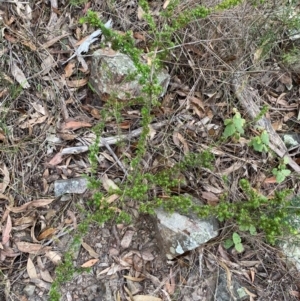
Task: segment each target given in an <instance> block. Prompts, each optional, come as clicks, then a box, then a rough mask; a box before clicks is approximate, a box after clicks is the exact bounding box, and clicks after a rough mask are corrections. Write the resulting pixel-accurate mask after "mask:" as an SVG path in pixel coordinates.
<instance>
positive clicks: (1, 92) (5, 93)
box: [0, 88, 8, 141]
mask: <svg viewBox="0 0 300 301" xmlns="http://www.w3.org/2000/svg"><path fill="white" fill-rule="evenodd" d="M7 95H8V89H6V88H4V89H3V90H0V98H2V97H4V96H7ZM3 134H4V133H2V134H1V135H2V136H4V135H3ZM1 140H2V141H4V139H1Z"/></svg>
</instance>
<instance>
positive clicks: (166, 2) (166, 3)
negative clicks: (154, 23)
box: [163, 0, 170, 9]
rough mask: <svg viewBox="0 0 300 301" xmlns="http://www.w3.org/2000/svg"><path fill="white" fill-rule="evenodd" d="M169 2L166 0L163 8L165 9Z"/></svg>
mask: <svg viewBox="0 0 300 301" xmlns="http://www.w3.org/2000/svg"><path fill="white" fill-rule="evenodd" d="M169 4H170V0H166V1H165V2H164V5H163V9H166V8H167V7H168V6H169Z"/></svg>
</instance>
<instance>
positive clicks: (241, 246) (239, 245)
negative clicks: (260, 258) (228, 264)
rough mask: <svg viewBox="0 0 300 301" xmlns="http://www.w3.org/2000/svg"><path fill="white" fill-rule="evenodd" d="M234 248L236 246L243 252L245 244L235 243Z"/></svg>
mask: <svg viewBox="0 0 300 301" xmlns="http://www.w3.org/2000/svg"><path fill="white" fill-rule="evenodd" d="M234 248H235V249H236V250H237V251H238V252H239V253H241V252H243V251H244V247H243V245H242V244H241V243H237V244H235V245H234Z"/></svg>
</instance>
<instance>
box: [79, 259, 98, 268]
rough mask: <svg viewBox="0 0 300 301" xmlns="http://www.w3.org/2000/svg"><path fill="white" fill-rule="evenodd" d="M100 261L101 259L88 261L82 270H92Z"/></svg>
mask: <svg viewBox="0 0 300 301" xmlns="http://www.w3.org/2000/svg"><path fill="white" fill-rule="evenodd" d="M98 261H99V259H91V260H88V261H87V262H85V263H84V264H82V265H81V267H82V268H90V267H92V266H93V265H95V264H96V263H97V262H98Z"/></svg>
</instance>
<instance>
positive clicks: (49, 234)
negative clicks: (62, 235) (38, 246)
mask: <svg viewBox="0 0 300 301" xmlns="http://www.w3.org/2000/svg"><path fill="white" fill-rule="evenodd" d="M55 232H56V229H55V228H49V229H46V230H45V231H43V232H42V233H41V234H40V235H39V236H38V238H37V239H38V240H43V239H45V238H50V237H52V236H53V234H54V233H55Z"/></svg>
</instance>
